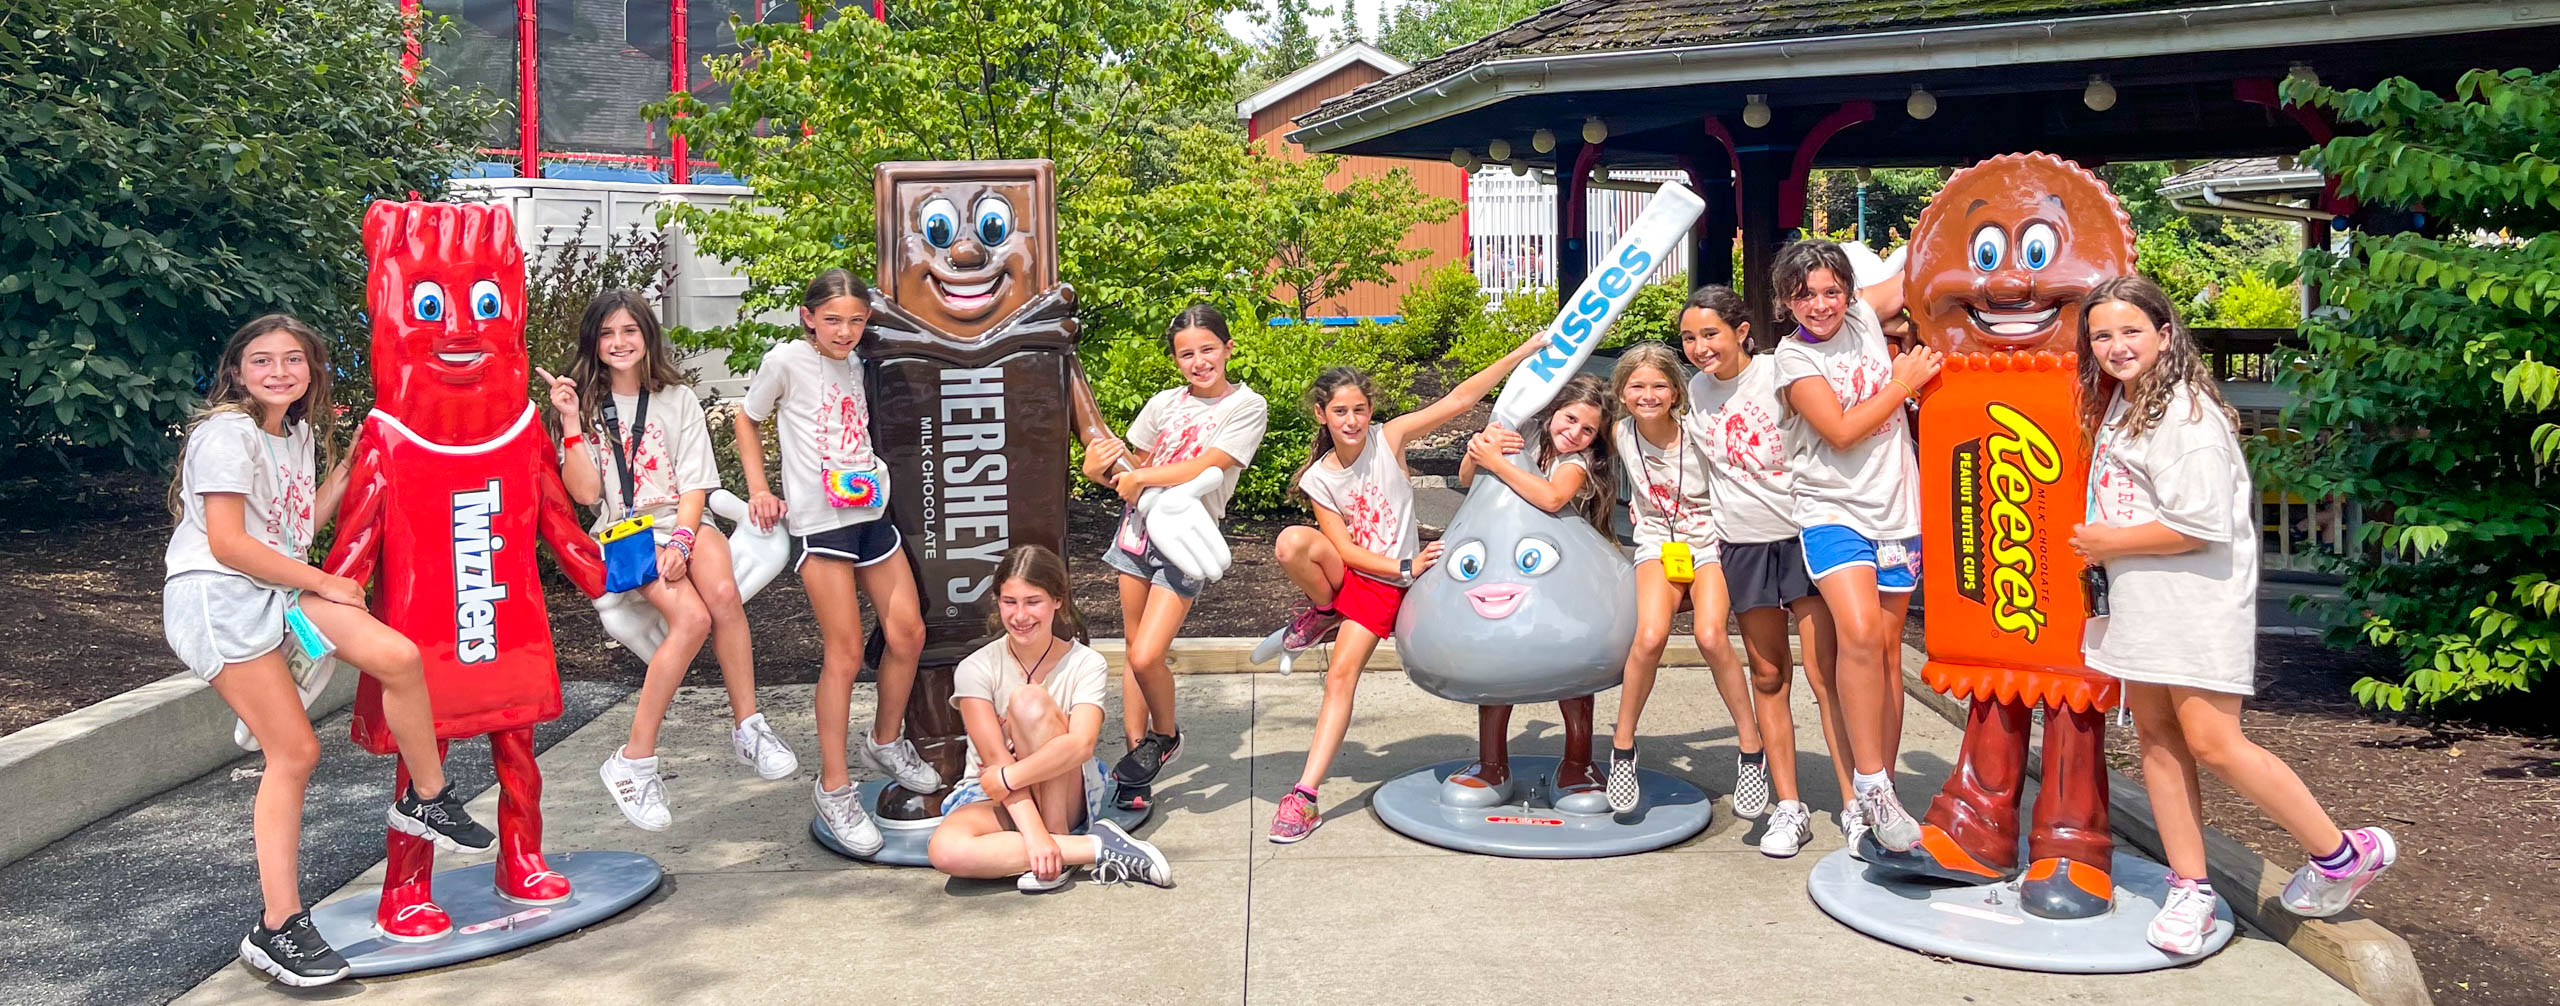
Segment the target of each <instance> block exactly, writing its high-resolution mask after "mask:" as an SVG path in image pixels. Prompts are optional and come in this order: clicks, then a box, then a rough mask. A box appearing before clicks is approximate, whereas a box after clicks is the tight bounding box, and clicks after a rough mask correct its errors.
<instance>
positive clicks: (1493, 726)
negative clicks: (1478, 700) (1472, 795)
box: [1449, 706, 1511, 788]
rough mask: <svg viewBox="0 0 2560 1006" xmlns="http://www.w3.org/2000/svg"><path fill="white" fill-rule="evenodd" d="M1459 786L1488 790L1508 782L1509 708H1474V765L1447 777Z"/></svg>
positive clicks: (1509, 765) (1509, 761)
mask: <svg viewBox="0 0 2560 1006" xmlns="http://www.w3.org/2000/svg"><path fill="white" fill-rule="evenodd" d="M1449 778H1450V781H1452V782H1456V783H1458V784H1459V785H1462V786H1475V787H1479V788H1490V787H1494V786H1500V785H1502V784H1503V783H1505V782H1509V781H1510V780H1511V707H1510V706H1477V707H1476V763H1475V765H1474V766H1473V767H1471V768H1469V769H1468V770H1467V771H1464V772H1460V773H1458V774H1457V775H1453V776H1450V777H1449Z"/></svg>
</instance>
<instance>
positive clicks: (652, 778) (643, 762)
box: [596, 748, 675, 831]
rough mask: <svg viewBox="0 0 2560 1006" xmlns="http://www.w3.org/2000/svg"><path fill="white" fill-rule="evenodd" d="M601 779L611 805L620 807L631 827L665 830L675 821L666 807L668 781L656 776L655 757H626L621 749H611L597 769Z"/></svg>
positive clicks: (656, 762)
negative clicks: (610, 798) (611, 800)
mask: <svg viewBox="0 0 2560 1006" xmlns="http://www.w3.org/2000/svg"><path fill="white" fill-rule="evenodd" d="M596 775H597V776H598V777H599V778H602V779H603V780H604V791H605V793H606V794H608V795H610V796H612V797H613V805H614V806H616V807H619V808H621V809H622V816H624V817H627V818H630V819H631V824H632V826H633V827H636V828H638V829H640V830H642V831H665V830H667V825H669V824H672V823H674V821H675V815H674V813H673V812H671V811H669V810H668V809H667V784H666V783H665V782H664V781H661V780H660V779H659V778H658V758H657V756H656V755H651V756H649V757H647V758H625V757H623V756H622V749H621V748H615V749H613V754H611V755H609V756H607V757H606V758H605V760H604V765H603V766H602V767H599V768H597V769H596Z"/></svg>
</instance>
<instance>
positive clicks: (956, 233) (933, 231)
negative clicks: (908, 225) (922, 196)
mask: <svg viewBox="0 0 2560 1006" xmlns="http://www.w3.org/2000/svg"><path fill="white" fill-rule="evenodd" d="M916 222H917V224H918V225H919V226H920V227H921V228H922V229H923V230H924V243H926V244H929V245H932V246H934V247H936V248H949V247H951V242H953V241H957V240H959V239H960V208H959V207H957V206H953V205H951V200H948V199H942V198H939V197H937V198H933V199H928V200H925V204H924V215H923V216H922V217H921V218H919V219H918V220H917V221H916Z"/></svg>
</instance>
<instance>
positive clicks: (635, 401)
mask: <svg viewBox="0 0 2560 1006" xmlns="http://www.w3.org/2000/svg"><path fill="white" fill-rule="evenodd" d="M613 411H614V415H615V417H616V418H617V419H618V420H619V421H620V424H621V426H622V435H623V438H624V441H623V450H624V451H625V452H626V453H628V454H629V455H630V457H631V470H632V471H633V472H634V473H636V477H635V478H634V479H633V480H632V494H631V505H630V506H629V507H628V508H626V507H624V506H623V504H622V466H621V464H620V463H619V462H617V461H615V460H614V451H613V444H612V443H611V442H610V438H611V437H612V434H611V433H609V432H607V431H606V429H605V428H604V424H602V423H597V424H595V427H596V428H595V429H592V430H588V431H587V439H586V443H585V444H584V449H585V450H586V452H587V459H588V460H589V461H592V462H594V463H595V466H596V472H597V473H598V474H600V475H602V476H603V478H604V499H603V501H602V502H600V503H598V504H597V506H596V522H595V526H594V527H593V528H591V529H590V530H591V531H593V532H594V533H597V534H602V533H603V532H604V530H605V529H606V528H609V527H612V526H613V525H614V522H616V521H619V520H622V519H623V518H625V517H629V516H632V515H634V514H649V515H652V516H655V517H656V518H658V529H659V530H660V531H661V532H664V531H671V530H673V526H672V525H673V523H674V521H675V516H676V503H677V501H678V500H680V499H681V498H682V497H683V496H684V494H686V493H689V492H692V491H694V490H697V489H701V490H711V489H718V488H720V464H719V461H718V460H717V459H716V458H714V457H713V456H712V453H711V424H710V421H709V420H708V419H705V418H704V417H703V413H702V400H701V399H699V398H696V397H694V393H693V389H692V388H688V387H685V386H684V385H681V384H671V385H668V386H666V387H664V388H660V389H658V390H657V391H654V392H651V393H650V394H649V423H648V426H647V428H645V429H642V430H640V431H638V436H633V430H632V429H631V421H632V419H633V418H635V417H637V416H638V415H639V414H640V396H638V395H615V396H613Z"/></svg>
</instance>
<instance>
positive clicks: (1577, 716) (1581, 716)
mask: <svg viewBox="0 0 2560 1006" xmlns="http://www.w3.org/2000/svg"><path fill="white" fill-rule="evenodd" d="M1594 705H1596V703H1595V702H1594V700H1593V697H1592V696H1589V695H1585V696H1583V697H1581V698H1578V699H1566V700H1564V701H1562V702H1558V703H1556V708H1557V709H1558V710H1559V711H1561V712H1562V713H1563V714H1564V762H1563V764H1560V765H1558V766H1556V789H1557V790H1558V791H1563V790H1568V789H1576V788H1580V787H1585V786H1597V785H1600V772H1599V770H1598V769H1596V768H1594V767H1593V766H1592V764H1591V713H1592V707H1593V706H1594Z"/></svg>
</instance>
